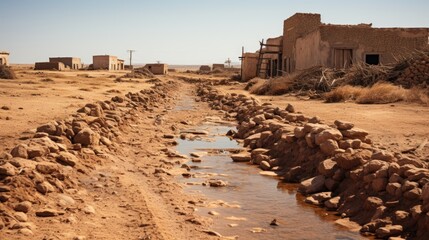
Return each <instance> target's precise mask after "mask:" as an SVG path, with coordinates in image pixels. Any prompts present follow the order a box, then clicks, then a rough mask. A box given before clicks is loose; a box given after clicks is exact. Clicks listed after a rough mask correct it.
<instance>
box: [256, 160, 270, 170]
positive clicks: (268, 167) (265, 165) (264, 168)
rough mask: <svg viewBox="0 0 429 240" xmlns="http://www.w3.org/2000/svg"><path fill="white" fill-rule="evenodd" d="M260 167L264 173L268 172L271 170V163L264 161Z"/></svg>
mask: <svg viewBox="0 0 429 240" xmlns="http://www.w3.org/2000/svg"><path fill="white" fill-rule="evenodd" d="M259 167H260V168H261V169H262V170H264V171H268V170H270V169H271V166H270V163H269V162H267V161H262V162H261V163H260V165H259Z"/></svg>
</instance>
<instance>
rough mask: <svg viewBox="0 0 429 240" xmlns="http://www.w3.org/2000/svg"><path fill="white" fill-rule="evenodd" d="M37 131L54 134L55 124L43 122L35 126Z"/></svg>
mask: <svg viewBox="0 0 429 240" xmlns="http://www.w3.org/2000/svg"><path fill="white" fill-rule="evenodd" d="M37 132H44V133H47V134H49V135H56V133H57V126H55V124H54V123H46V124H43V125H42V126H39V127H38V128H37Z"/></svg>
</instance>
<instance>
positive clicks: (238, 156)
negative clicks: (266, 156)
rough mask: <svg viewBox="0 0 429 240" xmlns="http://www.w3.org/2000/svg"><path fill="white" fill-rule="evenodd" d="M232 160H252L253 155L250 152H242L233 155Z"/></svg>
mask: <svg viewBox="0 0 429 240" xmlns="http://www.w3.org/2000/svg"><path fill="white" fill-rule="evenodd" d="M231 158H232V161H234V162H250V160H251V156H250V153H248V152H242V153H238V154H233V155H231Z"/></svg>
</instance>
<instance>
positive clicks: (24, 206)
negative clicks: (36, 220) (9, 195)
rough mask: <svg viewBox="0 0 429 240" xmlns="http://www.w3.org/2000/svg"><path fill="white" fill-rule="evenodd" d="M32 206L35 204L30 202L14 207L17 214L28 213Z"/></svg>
mask: <svg viewBox="0 0 429 240" xmlns="http://www.w3.org/2000/svg"><path fill="white" fill-rule="evenodd" d="M32 205H33V204H32V203H31V202H29V201H23V202H20V203H18V204H16V205H15V207H14V210H15V211H17V212H24V213H27V212H28V211H30V209H31V206H32Z"/></svg>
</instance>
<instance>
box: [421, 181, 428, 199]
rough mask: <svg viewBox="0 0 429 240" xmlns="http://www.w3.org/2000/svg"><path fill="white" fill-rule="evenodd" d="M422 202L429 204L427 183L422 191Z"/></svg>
mask: <svg viewBox="0 0 429 240" xmlns="http://www.w3.org/2000/svg"><path fill="white" fill-rule="evenodd" d="M422 200H423V203H425V204H426V203H429V183H426V184H425V185H424V186H423V189H422Z"/></svg>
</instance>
